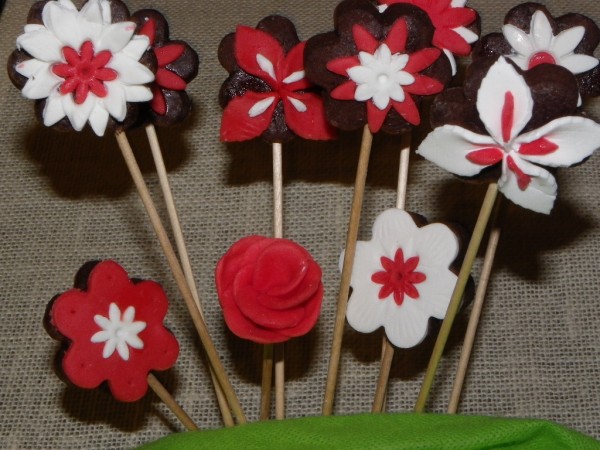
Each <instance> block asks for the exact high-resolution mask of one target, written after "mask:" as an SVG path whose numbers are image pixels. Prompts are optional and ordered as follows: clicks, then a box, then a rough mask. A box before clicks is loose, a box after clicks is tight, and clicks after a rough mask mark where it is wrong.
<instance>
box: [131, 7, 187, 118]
mask: <svg viewBox="0 0 600 450" xmlns="http://www.w3.org/2000/svg"><path fill="white" fill-rule="evenodd" d="M131 20H133V21H134V22H135V23H136V24H137V25H138V28H137V31H136V33H137V34H141V35H144V36H147V37H148V39H149V40H150V47H151V49H152V51H153V52H154V55H155V56H156V61H157V65H158V68H157V70H156V78H155V80H154V82H153V83H152V85H151V86H150V88H151V89H152V101H151V102H150V105H149V106H150V120H151V121H152V122H153V123H155V124H156V125H160V126H168V125H174V124H176V123H179V122H182V121H183V120H184V119H185V118H186V117H187V116H188V115H189V114H190V112H191V108H192V102H191V100H190V97H189V95H188V94H187V92H186V91H185V89H186V88H187V85H188V83H189V82H190V81H192V80H193V79H194V78H195V77H196V75H197V74H198V54H197V53H196V51H195V50H194V49H193V48H192V47H191V46H190V45H189V44H188V43H187V42H184V41H180V40H171V39H170V38H169V24H168V23H167V20H166V19H165V17H164V16H163V15H162V14H161V13H160V12H158V11H155V10H153V9H142V10H140V11H136V12H135V13H134V14H133V16H132V17H131Z"/></svg>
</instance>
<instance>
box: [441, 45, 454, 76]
mask: <svg viewBox="0 0 600 450" xmlns="http://www.w3.org/2000/svg"><path fill="white" fill-rule="evenodd" d="M444 54H445V55H446V58H448V61H450V67H451V68H452V76H454V75H456V58H454V55H453V54H452V52H451V51H450V50H448V49H444Z"/></svg>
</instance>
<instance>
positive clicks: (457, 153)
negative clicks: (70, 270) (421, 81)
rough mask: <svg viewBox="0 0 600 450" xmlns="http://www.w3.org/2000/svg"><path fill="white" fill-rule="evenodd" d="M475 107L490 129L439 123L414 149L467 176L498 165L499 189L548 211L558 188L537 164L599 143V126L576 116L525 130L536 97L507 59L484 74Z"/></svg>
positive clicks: (574, 159) (561, 160) (570, 159)
mask: <svg viewBox="0 0 600 450" xmlns="http://www.w3.org/2000/svg"><path fill="white" fill-rule="evenodd" d="M476 107H477V111H478V113H479V117H480V119H481V121H482V122H483V124H484V126H485V129H486V130H487V133H488V134H480V133H475V132H473V131H471V130H469V129H466V128H463V127H462V126H458V125H443V126H440V127H437V128H435V129H434V130H433V131H432V132H431V133H430V134H429V135H428V136H427V137H426V138H425V140H424V141H423V142H422V143H421V145H420V146H419V148H418V150H417V153H418V154H420V155H422V156H424V157H425V158H427V159H429V160H430V161H432V162H434V163H435V164H437V165H438V166H440V167H441V168H443V169H445V170H448V171H449V172H452V173H454V174H456V175H460V176H465V177H472V176H475V175H478V174H479V173H480V172H481V171H482V170H483V169H485V168H486V167H491V166H495V165H500V167H501V176H500V179H499V180H498V188H499V190H500V192H502V193H503V194H504V195H505V196H506V197H507V198H508V199H510V200H511V201H512V202H514V203H515V204H517V205H520V206H522V207H524V208H527V209H531V210H533V211H536V212H540V213H545V214H549V213H550V211H551V210H552V207H553V205H554V201H555V199H556V192H557V183H556V179H555V178H554V176H553V175H552V174H551V173H550V172H548V171H547V170H546V169H544V168H542V167H541V165H543V166H548V167H568V166H571V165H573V164H576V163H578V162H581V161H583V160H584V159H585V158H587V157H589V156H590V155H591V154H592V153H593V152H594V151H595V150H596V149H597V148H598V147H599V146H600V125H598V124H597V123H595V122H593V121H592V120H590V119H587V118H584V117H579V116H566V117H559V118H556V119H554V120H552V121H550V122H548V123H546V124H544V125H542V126H540V127H538V128H535V129H532V130H529V131H527V132H523V130H524V128H526V126H527V125H528V123H529V122H530V121H531V120H532V117H533V110H534V100H533V97H532V92H531V89H530V88H529V86H528V85H527V83H526V82H525V79H524V78H523V76H522V75H521V74H519V73H518V72H517V70H516V69H515V67H514V66H513V65H512V64H510V63H509V62H508V61H507V60H506V59H505V58H500V59H499V60H498V61H496V62H495V63H494V64H493V65H492V66H491V68H490V69H489V71H488V72H487V74H486V75H485V77H484V78H483V80H482V82H481V86H480V88H479V90H478V92H477V101H476Z"/></svg>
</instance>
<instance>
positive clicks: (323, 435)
mask: <svg viewBox="0 0 600 450" xmlns="http://www.w3.org/2000/svg"><path fill="white" fill-rule="evenodd" d="M204 448H206V449H220V450H221V449H223V450H227V449H232V450H233V449H235V450H239V449H259V448H260V449H264V448H267V449H269V448H273V449H286V450H289V449H344V450H348V449H371V448H372V449H395V450H401V449H411V450H412V449H415V450H425V449H431V450H452V449H456V450H471V449H497V448H502V449H540V450H549V449H577V450H586V449H600V442H598V441H596V440H594V439H592V438H590V437H588V436H585V435H583V434H580V433H577V432H575V431H572V430H570V429H568V428H565V427H563V426H560V425H557V424H554V423H552V422H548V421H543V420H532V419H505V418H496V417H480V416H466V415H436V414H363V415H356V416H332V417H306V418H303V419H290V420H285V421H270V422H259V423H253V424H248V425H243V426H239V427H235V428H229V429H219V430H208V431H197V432H188V433H179V434H173V435H170V436H167V437H165V438H162V439H160V440H158V441H156V442H153V443H150V444H147V445H145V446H143V447H140V450H163V449H164V450H167V449H168V450H172V449H177V450H188V449H190V450H191V449H204Z"/></svg>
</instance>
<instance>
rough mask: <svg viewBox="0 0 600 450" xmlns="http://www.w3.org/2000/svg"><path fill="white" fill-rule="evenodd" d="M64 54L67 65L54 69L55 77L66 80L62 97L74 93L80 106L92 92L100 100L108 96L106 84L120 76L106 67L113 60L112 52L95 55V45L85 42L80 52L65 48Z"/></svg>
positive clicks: (60, 88)
mask: <svg viewBox="0 0 600 450" xmlns="http://www.w3.org/2000/svg"><path fill="white" fill-rule="evenodd" d="M62 52H63V56H64V58H65V61H66V63H63V64H55V65H54V66H53V67H52V72H53V73H54V74H55V75H57V76H59V77H61V78H64V79H65V81H64V82H63V83H62V84H61V85H60V87H59V92H60V93H61V94H62V95H67V94H71V93H73V95H74V97H75V103H77V104H78V105H81V104H82V103H84V102H85V101H86V99H87V97H88V94H89V93H90V92H91V93H92V94H94V95H95V96H96V97H100V98H103V97H106V96H107V95H108V89H107V88H106V85H105V84H104V83H105V82H106V81H113V80H115V79H116V78H117V76H118V73H117V72H116V71H115V70H113V69H109V68H107V67H105V66H106V64H108V62H109V61H110V60H111V58H112V53H111V52H109V51H108V50H104V51H101V52H98V53H95V52H94V44H92V42H90V41H86V42H84V43H83V44H82V45H81V49H80V50H79V52H78V51H77V50H74V49H73V48H71V47H64V48H63V50H62Z"/></svg>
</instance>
